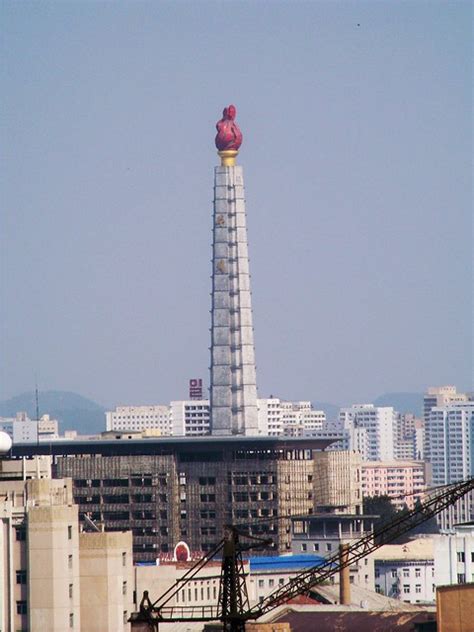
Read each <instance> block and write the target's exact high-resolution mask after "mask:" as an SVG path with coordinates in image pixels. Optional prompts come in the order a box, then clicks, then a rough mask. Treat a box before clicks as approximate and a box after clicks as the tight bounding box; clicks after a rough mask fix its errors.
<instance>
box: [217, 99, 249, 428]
mask: <svg viewBox="0 0 474 632" xmlns="http://www.w3.org/2000/svg"><path fill="white" fill-rule="evenodd" d="M234 119H235V107H234V106H233V105H230V106H229V107H228V108H225V110H224V115H223V118H222V119H221V120H220V121H219V122H218V123H217V131H218V133H217V136H216V147H217V149H218V150H219V151H218V153H219V156H220V158H221V166H220V167H216V168H215V170H214V228H213V247H212V311H211V313H212V329H211V332H212V333H211V389H210V391H211V392H210V404H211V434H213V435H221V436H223V435H257V434H258V424H257V385H256V374H255V350H254V343H253V326H252V301H251V293H250V274H249V258H248V245H247V228H246V214H245V198H244V177H243V171H242V167H240V166H237V165H236V164H235V159H236V156H237V154H238V149H239V147H240V144H241V142H242V134H241V132H240V130H239V128H238V126H237V124H236V123H235V120H234Z"/></svg>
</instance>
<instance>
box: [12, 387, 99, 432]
mask: <svg viewBox="0 0 474 632" xmlns="http://www.w3.org/2000/svg"><path fill="white" fill-rule="evenodd" d="M38 400H39V414H40V416H41V415H44V414H48V415H50V416H51V418H52V419H57V420H58V421H59V426H60V431H61V433H63V432H64V430H77V432H78V433H80V434H96V433H97V432H102V431H103V430H105V415H104V413H105V411H106V409H105V408H104V407H103V406H100V405H99V404H97V403H96V402H93V401H92V400H90V399H87V398H86V397H82V395H78V394H77V393H70V392H67V391H42V392H40V393H39V397H38ZM20 411H25V412H26V413H27V414H28V416H29V417H30V419H35V418H36V398H35V393H34V392H31V393H22V394H21V395H17V396H15V397H12V398H11V399H7V400H4V401H2V402H0V416H1V417H14V416H15V415H16V413H17V412H20Z"/></svg>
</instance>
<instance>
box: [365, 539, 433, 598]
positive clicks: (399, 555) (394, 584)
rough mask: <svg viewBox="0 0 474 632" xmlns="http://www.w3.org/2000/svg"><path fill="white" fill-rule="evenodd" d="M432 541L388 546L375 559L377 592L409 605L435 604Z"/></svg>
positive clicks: (375, 555) (382, 548)
mask: <svg viewBox="0 0 474 632" xmlns="http://www.w3.org/2000/svg"><path fill="white" fill-rule="evenodd" d="M433 546H434V545H433V538H431V537H424V538H418V539H416V540H410V541H409V542H407V543H406V544H386V545H385V546H382V547H380V549H378V550H377V551H375V553H374V554H373V557H374V559H375V592H377V593H381V594H383V595H386V596H387V597H392V598H393V599H399V600H400V601H406V602H408V603H434V602H435V599H436V584H435V567H434V553H433Z"/></svg>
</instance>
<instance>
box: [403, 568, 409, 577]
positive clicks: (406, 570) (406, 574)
mask: <svg viewBox="0 0 474 632" xmlns="http://www.w3.org/2000/svg"><path fill="white" fill-rule="evenodd" d="M403 577H410V569H409V568H404V569H403Z"/></svg>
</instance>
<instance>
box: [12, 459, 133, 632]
mask: <svg viewBox="0 0 474 632" xmlns="http://www.w3.org/2000/svg"><path fill="white" fill-rule="evenodd" d="M50 473H51V457H44V456H42V457H35V458H33V459H31V460H23V459H22V460H5V459H3V460H2V461H1V462H0V495H1V496H2V500H1V501H0V542H1V545H2V551H3V556H2V562H1V564H0V629H1V630H5V632H16V631H17V630H22V631H24V630H28V631H29V632H43V631H44V630H52V631H53V632H66V630H67V631H68V632H70V630H82V632H94V631H97V632H99V630H100V632H126V631H128V630H130V626H129V624H128V623H127V622H124V612H125V611H127V612H129V611H130V610H131V607H132V594H131V593H130V595H129V597H128V600H127V596H126V595H125V594H124V593H123V581H122V580H120V577H121V575H120V573H119V570H118V569H117V568H116V567H114V565H113V564H112V563H111V560H112V558H113V555H114V551H116V549H117V546H115V548H114V543H116V542H117V541H120V554H119V559H120V562H121V563H122V560H123V559H124V557H123V556H124V555H125V559H126V560H127V565H126V571H127V577H129V578H130V579H129V580H128V581H130V585H131V579H132V567H131V564H132V561H131V560H132V550H131V537H132V536H131V533H128V534H127V533H125V534H123V533H107V534H102V533H100V534H90V533H83V534H79V520H78V506H77V505H75V504H74V502H73V488H72V481H71V480H70V479H51V478H50V477H49V476H50ZM98 539H100V551H95V553H96V554H95V556H94V555H92V556H91V550H94V549H95V546H94V542H96V541H97V540H98ZM83 552H84V555H82V553H83ZM127 556H128V558H127ZM81 557H82V558H83V559H84V560H85V561H84V565H83V561H82V559H81ZM103 560H105V561H106V563H101V561H103ZM82 570H83V571H84V573H85V574H84V575H83V574H82V572H81V571H82ZM124 572H125V570H122V573H121V574H122V575H123V574H124ZM94 575H95V577H94ZM104 582H105V583H107V590H106V591H102V592H101V591H100V586H101V585H102V584H103V583H104ZM118 586H119V587H120V591H118V589H117V587H118ZM98 594H100V599H97V598H96V599H95V600H94V595H98ZM118 610H119V611H120V617H119V618H117V617H116V616H115V613H116V612H117V611H118ZM112 612H113V613H114V616H110V614H111V613H112ZM97 621H100V622H101V624H100V625H97V624H96V623H94V622H97Z"/></svg>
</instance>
